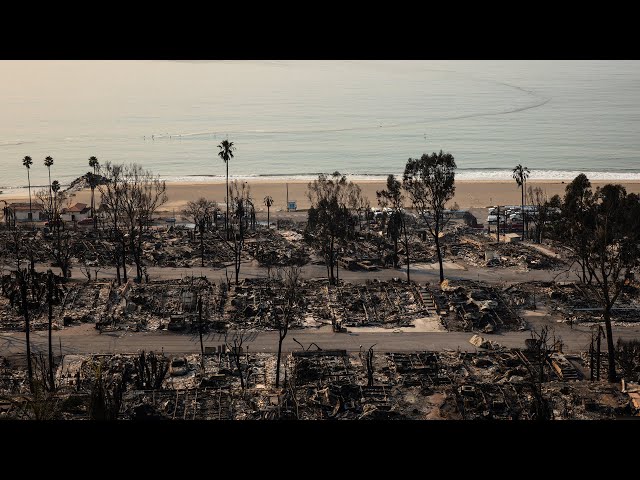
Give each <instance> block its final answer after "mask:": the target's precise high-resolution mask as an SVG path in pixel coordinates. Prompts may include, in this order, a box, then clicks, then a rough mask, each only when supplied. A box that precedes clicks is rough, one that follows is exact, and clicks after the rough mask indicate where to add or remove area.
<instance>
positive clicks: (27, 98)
mask: <svg viewBox="0 0 640 480" xmlns="http://www.w3.org/2000/svg"><path fill="white" fill-rule="evenodd" d="M0 88H1V91H2V95H1V96H0V173H1V174H0V190H3V192H4V196H7V195H10V194H11V193H17V190H15V189H16V188H18V189H22V188H24V187H25V186H26V184H27V172H26V169H25V168H24V167H23V166H22V158H23V157H24V156H25V155H29V156H31V157H32V158H33V159H34V165H33V166H32V168H31V170H30V175H31V184H32V186H36V188H39V187H41V186H44V185H47V183H48V175H47V169H46V167H45V166H44V164H43V160H44V158H45V157H46V156H48V155H50V156H52V157H53V158H54V162H55V163H54V165H53V167H52V168H51V177H52V179H53V180H59V181H60V182H61V183H62V184H68V183H69V182H70V181H71V180H73V179H74V178H76V177H78V176H80V175H81V174H83V173H85V172H87V171H88V170H89V166H88V158H89V157H90V156H92V155H94V156H96V157H98V159H99V161H100V162H101V163H104V162H106V161H110V162H113V163H120V162H137V163H139V164H141V165H143V166H144V167H145V168H148V169H150V170H151V171H153V172H154V173H157V174H159V175H160V176H161V177H162V178H164V179H166V180H167V181H202V180H211V179H219V178H224V175H225V165H224V163H223V161H222V160H221V159H220V158H219V157H218V156H217V153H218V151H219V149H218V148H217V145H218V144H219V143H220V141H221V140H223V139H226V138H228V139H229V140H230V141H233V142H234V144H235V146H236V151H235V158H234V159H232V160H231V163H230V168H229V171H230V174H231V176H232V177H234V178H238V177H240V178H249V177H261V178H265V179H269V178H273V179H279V180H284V179H296V178H299V179H311V178H313V177H314V176H316V175H317V174H318V173H320V172H325V173H330V172H333V171H336V170H337V171H340V172H341V173H347V174H349V175H350V176H351V178H354V179H359V178H372V179H375V178H378V177H380V178H382V177H384V176H386V175H387V174H389V173H395V174H401V173H402V171H403V169H404V165H405V163H406V161H407V159H408V158H409V157H413V158H415V157H419V156H420V155H421V154H423V153H427V152H433V151H439V150H440V149H442V150H444V151H446V152H447V151H448V152H451V153H452V154H453V155H454V157H455V159H456V163H457V165H458V171H457V174H456V175H457V178H459V179H482V180H508V179H510V178H511V169H512V168H513V167H514V166H515V165H516V164H519V163H521V164H522V165H525V166H527V167H528V168H529V169H530V170H531V178H532V179H536V178H537V179H563V180H564V179H571V178H573V177H575V175H577V174H578V173H579V172H585V173H586V174H587V175H588V176H589V178H591V179H593V180H595V179H603V180H625V179H636V180H640V62H638V61H324V60H323V61H320V60H306V61H247V60H243V61H132V60H129V61H0ZM0 198H1V197H0Z"/></svg>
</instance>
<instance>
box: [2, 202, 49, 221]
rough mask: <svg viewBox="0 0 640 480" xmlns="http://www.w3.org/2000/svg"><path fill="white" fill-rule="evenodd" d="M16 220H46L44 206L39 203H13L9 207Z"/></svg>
mask: <svg viewBox="0 0 640 480" xmlns="http://www.w3.org/2000/svg"><path fill="white" fill-rule="evenodd" d="M7 208H8V209H9V210H10V213H11V215H12V216H13V218H15V221H16V222H30V221H34V222H40V221H44V220H46V219H47V218H46V215H45V213H44V210H43V209H42V206H41V205H39V204H37V203H32V204H31V209H29V203H28V202H27V203H12V204H10V205H9V206H8V207H7Z"/></svg>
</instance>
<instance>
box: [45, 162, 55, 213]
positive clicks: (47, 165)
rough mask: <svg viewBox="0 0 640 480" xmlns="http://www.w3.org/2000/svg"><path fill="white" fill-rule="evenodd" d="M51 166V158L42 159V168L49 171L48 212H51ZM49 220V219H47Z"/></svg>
mask: <svg viewBox="0 0 640 480" xmlns="http://www.w3.org/2000/svg"><path fill="white" fill-rule="evenodd" d="M51 165H53V158H51V157H47V158H45V159H44V166H45V167H47V169H48V170H49V211H51V205H52V200H51ZM49 220H51V219H49Z"/></svg>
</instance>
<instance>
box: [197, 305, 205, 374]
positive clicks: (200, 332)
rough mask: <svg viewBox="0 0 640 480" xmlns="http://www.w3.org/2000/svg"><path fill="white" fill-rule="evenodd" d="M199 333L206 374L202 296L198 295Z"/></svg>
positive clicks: (202, 361)
mask: <svg viewBox="0 0 640 480" xmlns="http://www.w3.org/2000/svg"><path fill="white" fill-rule="evenodd" d="M198 333H199V334H200V355H201V356H200V358H201V364H202V373H203V374H204V344H203V343H202V298H201V297H200V296H199V297H198Z"/></svg>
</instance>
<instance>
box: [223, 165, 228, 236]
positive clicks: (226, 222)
mask: <svg viewBox="0 0 640 480" xmlns="http://www.w3.org/2000/svg"><path fill="white" fill-rule="evenodd" d="M225 163H226V164H227V193H226V198H225V203H226V204H227V216H226V217H224V229H225V231H226V232H227V240H229V160H227V161H226V162H225Z"/></svg>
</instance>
